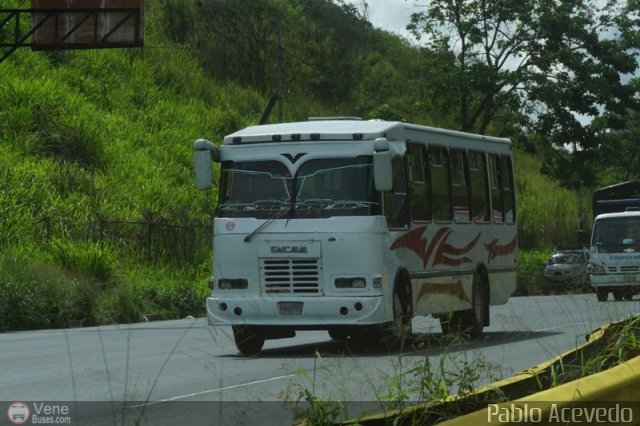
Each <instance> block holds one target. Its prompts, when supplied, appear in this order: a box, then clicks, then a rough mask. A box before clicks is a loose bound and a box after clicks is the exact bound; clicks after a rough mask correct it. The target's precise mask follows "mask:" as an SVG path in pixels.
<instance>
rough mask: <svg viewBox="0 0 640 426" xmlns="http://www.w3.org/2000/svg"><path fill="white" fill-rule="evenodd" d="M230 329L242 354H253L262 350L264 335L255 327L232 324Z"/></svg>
mask: <svg viewBox="0 0 640 426" xmlns="http://www.w3.org/2000/svg"><path fill="white" fill-rule="evenodd" d="M232 329H233V339H234V340H235V342H236V347H237V348H238V350H239V351H240V353H241V354H242V355H245V356H250V355H255V354H257V353H258V352H260V351H261V350H262V347H263V346H264V341H265V336H264V334H263V333H262V332H260V330H259V329H258V328H257V327H252V326H249V325H234V326H232Z"/></svg>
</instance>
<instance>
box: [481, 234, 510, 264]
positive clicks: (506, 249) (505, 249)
mask: <svg viewBox="0 0 640 426" xmlns="http://www.w3.org/2000/svg"><path fill="white" fill-rule="evenodd" d="M516 241H517V240H516V237H513V240H511V242H510V243H507V244H504V245H498V239H497V238H496V239H495V240H493V241H491V242H490V243H485V244H484V247H485V249H486V250H487V252H488V253H489V262H491V261H492V260H493V259H495V258H496V257H498V256H506V255H509V254H512V253H513V252H515V250H516Z"/></svg>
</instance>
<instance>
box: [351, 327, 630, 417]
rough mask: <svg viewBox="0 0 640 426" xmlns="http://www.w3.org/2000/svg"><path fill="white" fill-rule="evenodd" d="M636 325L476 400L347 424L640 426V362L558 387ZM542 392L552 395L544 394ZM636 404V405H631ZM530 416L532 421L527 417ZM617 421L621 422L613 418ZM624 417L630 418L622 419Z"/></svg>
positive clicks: (600, 334)
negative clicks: (559, 374) (575, 425)
mask: <svg viewBox="0 0 640 426" xmlns="http://www.w3.org/2000/svg"><path fill="white" fill-rule="evenodd" d="M636 319H637V318H630V319H627V320H623V321H620V322H617V323H612V324H605V325H604V326H602V327H600V328H598V329H596V330H594V331H593V332H592V333H590V334H589V335H588V336H587V339H586V340H587V341H586V342H585V343H584V344H582V345H580V346H578V347H577V348H576V349H573V350H571V351H567V352H565V353H563V354H561V355H559V356H557V357H555V358H553V359H550V360H548V361H545V362H544V363H542V364H539V365H537V366H535V367H533V368H530V369H528V370H525V371H522V372H520V373H518V374H516V375H514V376H512V377H509V378H507V379H504V380H500V381H497V382H494V383H491V384H489V385H487V386H483V387H481V388H478V389H477V390H476V391H475V392H473V393H472V394H470V395H464V396H453V397H451V398H448V399H447V400H445V401H440V402H424V403H420V404H416V405H412V406H410V407H405V408H402V409H399V410H391V411H388V412H384V413H379V414H376V415H372V416H367V417H365V418H362V419H358V420H357V421H352V422H346V424H353V425H362V426H365V425H366V426H374V425H375V426H377V425H423V424H434V423H438V424H442V425H446V426H477V425H485V424H490V425H514V424H570V423H576V422H582V423H585V424H590V423H592V424H598V423H601V422H600V421H598V420H600V419H601V418H600V417H597V416H601V415H606V416H607V417H606V419H605V420H607V421H606V422H604V423H605V424H614V423H615V424H617V423H618V422H617V421H615V420H620V424H623V423H624V424H640V356H637V357H634V358H631V359H630V360H628V361H626V362H624V363H622V364H620V365H617V366H614V367H611V368H609V369H607V370H605V371H602V372H599V373H595V374H591V375H588V376H586V377H582V378H578V379H575V380H571V379H569V380H571V381H569V382H567V383H563V384H558V383H555V382H554V381H555V379H556V378H554V371H555V372H556V373H557V372H558V371H562V372H563V373H565V374H566V375H567V376H568V377H574V378H575V377H580V376H581V375H582V374H584V373H585V371H584V370H585V366H584V365H583V364H584V362H585V360H588V359H592V358H593V357H594V356H597V355H600V354H601V353H602V351H603V349H604V348H606V347H607V345H609V344H611V339H612V338H614V337H615V336H616V333H617V332H618V331H619V330H621V329H623V328H624V327H625V325H627V324H628V323H629V322H631V321H633V320H636ZM638 337H640V336H638ZM633 355H634V354H631V356H633ZM635 355H638V354H635ZM541 389H546V390H542V391H541ZM634 401H635V404H630V403H629V402H634ZM636 406H637V407H636ZM607 410H609V411H607ZM629 410H631V411H629ZM447 413H448V414H449V415H451V413H462V414H463V415H460V416H458V417H455V418H453V419H451V420H444V418H443V414H444V415H447ZM465 413H469V414H465ZM527 414H528V415H529V417H523V416H524V415H527ZM565 414H566V416H569V417H566V416H565ZM454 415H455V414H454ZM532 415H533V416H534V418H532ZM612 415H613V416H614V417H615V416H616V415H617V416H618V417H615V418H614V417H611V416H612ZM620 415H623V416H624V418H622V419H621V418H620ZM572 416H573V417H572ZM576 416H577V417H576ZM629 416H630V417H631V420H632V422H631V423H629V422H627V421H626V420H629ZM603 419H604V417H603ZM441 420H442V422H440V421H441ZM556 420H557V422H556Z"/></svg>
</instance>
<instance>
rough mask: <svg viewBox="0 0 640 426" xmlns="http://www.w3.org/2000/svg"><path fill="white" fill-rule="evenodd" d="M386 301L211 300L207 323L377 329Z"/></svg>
mask: <svg viewBox="0 0 640 426" xmlns="http://www.w3.org/2000/svg"><path fill="white" fill-rule="evenodd" d="M382 301H383V298H382V296H349V297H344V296H341V297H327V296H323V297H298V298H296V297H288V298H283V297H279V298H273V297H256V298H251V297H224V298H217V297H209V298H207V319H208V321H209V324H210V325H279V326H289V327H292V328H299V329H305V328H318V329H321V328H323V327H325V326H327V327H328V326H333V325H374V324H382V323H384V322H385V316H384V305H383V303H382ZM390 320H391V319H390V318H389V319H387V320H386V321H390Z"/></svg>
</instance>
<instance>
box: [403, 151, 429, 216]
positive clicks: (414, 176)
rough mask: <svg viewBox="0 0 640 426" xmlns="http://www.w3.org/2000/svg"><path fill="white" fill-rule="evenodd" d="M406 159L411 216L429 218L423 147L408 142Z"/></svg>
mask: <svg viewBox="0 0 640 426" xmlns="http://www.w3.org/2000/svg"><path fill="white" fill-rule="evenodd" d="M407 159H408V161H409V167H408V170H409V185H410V186H409V203H410V205H411V218H412V219H413V220H417V221H427V220H431V197H430V195H431V190H430V188H429V176H428V175H427V173H426V170H425V159H426V151H425V147H424V146H422V145H419V144H416V143H408V144H407Z"/></svg>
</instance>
